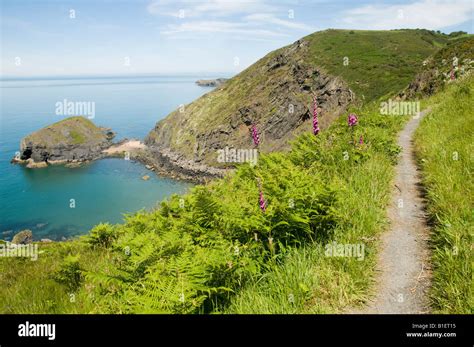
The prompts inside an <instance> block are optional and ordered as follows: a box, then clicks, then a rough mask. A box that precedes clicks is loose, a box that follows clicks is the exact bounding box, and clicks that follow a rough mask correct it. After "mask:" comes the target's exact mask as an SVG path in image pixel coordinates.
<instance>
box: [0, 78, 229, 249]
mask: <svg viewBox="0 0 474 347" xmlns="http://www.w3.org/2000/svg"><path fill="white" fill-rule="evenodd" d="M216 77H222V76H203V75H199V76H194V75H192V76H162V75H150V76H125V77H124V76H120V77H119V76H105V77H104V76H102V77H63V78H57V77H50V78H44V77H42V78H16V79H15V78H9V79H6V78H4V79H0V104H1V109H0V239H2V240H7V241H9V240H11V238H12V237H13V236H14V235H15V233H17V232H19V231H21V230H24V229H30V230H31V231H32V232H33V237H34V239H35V240H40V239H45V238H47V239H51V240H55V241H59V240H65V239H69V238H72V237H75V236H78V235H81V234H86V233H88V232H89V230H90V229H91V228H92V227H93V226H94V225H96V224H98V223H101V222H103V223H106V222H108V223H112V224H115V223H121V222H122V221H123V218H124V215H126V214H133V213H135V212H137V211H139V210H142V209H145V210H151V209H153V208H155V207H156V206H157V204H158V203H159V202H161V201H162V200H163V199H166V198H168V197H169V196H170V195H172V194H183V193H185V192H187V191H188V190H189V189H190V188H191V186H192V185H191V184H190V183H186V182H183V181H177V180H172V179H169V178H165V177H158V176H157V175H155V174H154V173H153V172H151V171H149V170H147V169H146V168H145V167H144V166H143V165H142V164H140V163H137V162H133V161H129V160H124V159H120V158H114V159H112V158H109V159H102V160H97V161H94V162H92V163H90V164H87V165H84V166H82V167H79V168H66V167H63V166H49V167H47V168H44V169H27V168H25V167H24V166H21V165H14V164H11V163H10V160H11V159H12V157H13V156H14V155H15V153H16V152H17V151H18V150H19V147H20V140H21V139H22V138H23V137H24V136H26V135H28V134H30V133H31V132H33V131H36V130H39V129H41V128H43V127H45V126H47V125H49V124H52V123H54V122H57V121H59V120H61V119H64V118H66V117H67V116H68V115H64V114H57V113H58V112H57V111H58V107H57V106H58V103H64V100H67V102H74V103H79V102H88V103H93V104H92V105H93V106H94V115H93V117H94V118H93V119H91V120H92V121H93V122H94V123H95V124H96V125H99V126H104V127H109V128H111V129H112V130H113V131H115V132H116V134H117V135H116V138H115V140H116V141H118V140H120V139H123V138H129V139H130V138H137V139H141V140H143V138H144V137H145V136H146V135H147V133H148V132H149V131H150V130H151V129H152V128H153V127H154V126H155V123H156V122H157V121H158V120H160V119H162V118H164V117H166V115H167V114H169V113H170V112H171V111H173V110H174V109H177V108H179V107H180V105H182V104H187V103H189V102H191V101H193V100H194V99H196V98H198V97H199V96H201V95H203V94H205V93H207V92H209V91H210V90H212V88H209V87H200V86H198V85H196V84H195V81H196V80H197V79H201V78H216ZM89 105H91V104H89ZM91 117H92V115H91ZM144 175H149V176H150V177H151V178H150V179H149V180H147V181H145V180H143V179H142V177H143V176H144Z"/></svg>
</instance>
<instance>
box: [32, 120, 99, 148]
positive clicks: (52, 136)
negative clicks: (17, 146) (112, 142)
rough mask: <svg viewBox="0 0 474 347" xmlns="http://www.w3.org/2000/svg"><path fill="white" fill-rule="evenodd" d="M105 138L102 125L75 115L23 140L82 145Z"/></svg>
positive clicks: (48, 143) (52, 144)
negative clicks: (99, 125)
mask: <svg viewBox="0 0 474 347" xmlns="http://www.w3.org/2000/svg"><path fill="white" fill-rule="evenodd" d="M105 140H106V135H105V134H104V132H103V131H102V129H101V128H100V127H98V126H96V125H95V124H94V123H93V122H92V121H90V120H89V119H87V118H84V117H81V116H74V117H69V118H66V119H63V120H60V121H59V122H56V123H54V124H51V125H48V126H46V127H44V128H42V129H40V130H38V131H35V132H34V133H32V134H30V135H28V136H26V137H25V138H24V139H23V142H24V143H29V142H31V143H34V144H36V145H44V146H46V147H53V146H56V145H58V144H62V145H81V144H85V143H98V142H102V141H105Z"/></svg>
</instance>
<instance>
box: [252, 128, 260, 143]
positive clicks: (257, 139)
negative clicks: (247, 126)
mask: <svg viewBox="0 0 474 347" xmlns="http://www.w3.org/2000/svg"><path fill="white" fill-rule="evenodd" d="M252 138H253V143H254V144H255V146H258V145H259V143H260V136H259V135H258V130H257V127H256V126H255V124H254V125H252Z"/></svg>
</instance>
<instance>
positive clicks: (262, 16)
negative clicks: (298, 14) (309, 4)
mask: <svg viewBox="0 0 474 347" xmlns="http://www.w3.org/2000/svg"><path fill="white" fill-rule="evenodd" d="M244 20H246V21H248V22H255V23H262V24H275V25H278V26H282V27H285V28H289V29H298V30H306V31H311V32H312V31H316V30H315V28H312V27H310V26H309V25H306V24H304V23H300V22H296V21H294V20H293V19H291V20H284V19H280V18H277V17H275V15H273V14H269V13H259V14H251V15H248V16H246V17H245V18H244Z"/></svg>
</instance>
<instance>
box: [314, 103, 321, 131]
mask: <svg viewBox="0 0 474 347" xmlns="http://www.w3.org/2000/svg"><path fill="white" fill-rule="evenodd" d="M319 131H320V129H319V121H318V105H317V103H316V96H314V98H313V134H314V135H318V134H319Z"/></svg>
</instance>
